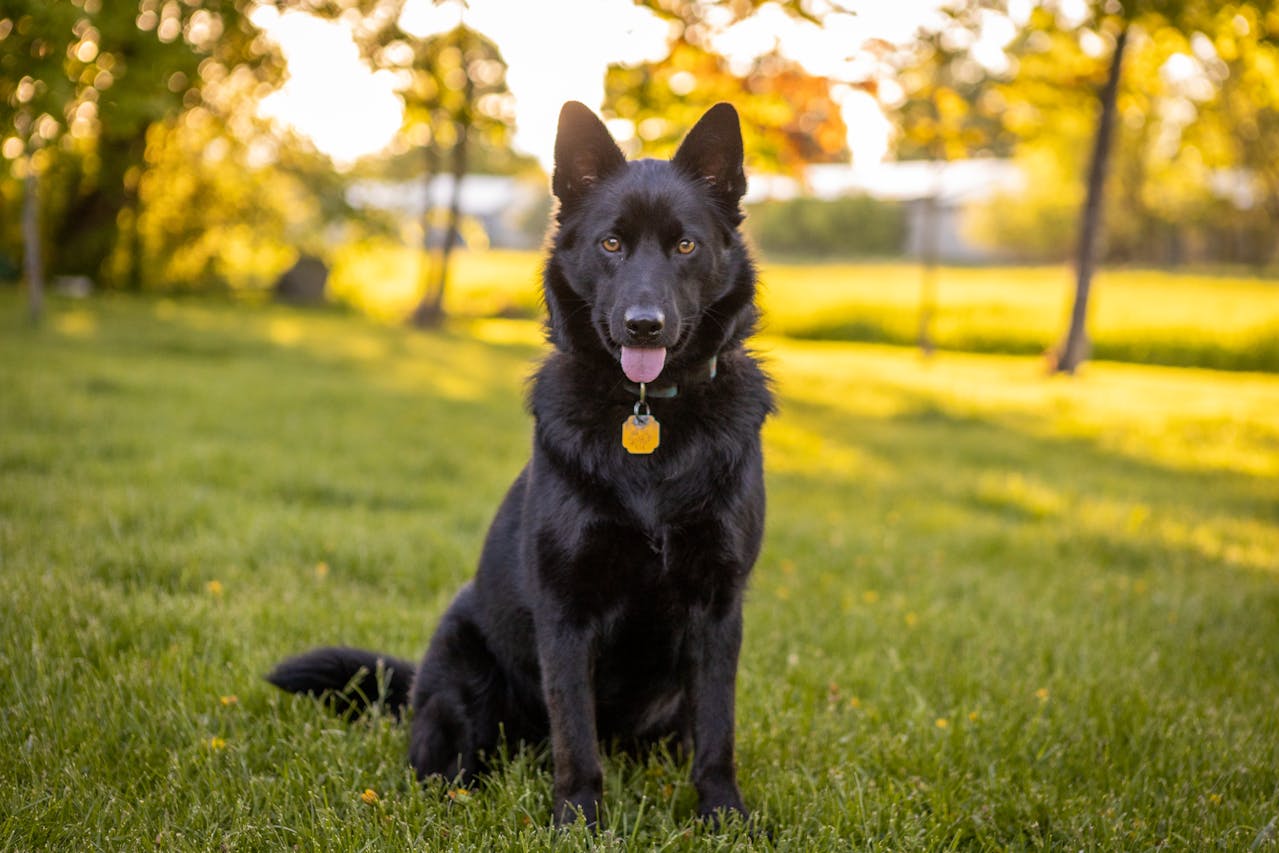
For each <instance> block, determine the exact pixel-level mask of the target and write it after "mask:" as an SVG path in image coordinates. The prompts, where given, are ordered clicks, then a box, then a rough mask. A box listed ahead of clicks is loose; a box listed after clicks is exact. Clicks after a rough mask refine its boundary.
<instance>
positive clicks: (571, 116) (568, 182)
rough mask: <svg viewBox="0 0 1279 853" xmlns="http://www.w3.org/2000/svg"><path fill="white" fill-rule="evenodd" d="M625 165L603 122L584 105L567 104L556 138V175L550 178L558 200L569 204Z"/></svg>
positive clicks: (622, 156)
mask: <svg viewBox="0 0 1279 853" xmlns="http://www.w3.org/2000/svg"><path fill="white" fill-rule="evenodd" d="M625 165H626V157H625V156H624V155H623V154H622V151H621V149H620V148H618V147H617V143H616V142H614V141H613V137H612V136H611V135H610V134H609V132H608V128H607V127H605V126H604V122H602V121H600V120H599V117H598V116H596V115H595V113H593V112H591V110H590V108H589V107H587V106H586V105H585V104H581V103H578V102H577V101H569V102H568V103H566V104H564V107H563V109H561V110H560V125H559V130H558V131H556V135H555V175H554V176H553V177H552V178H551V189H552V190H553V191H554V193H555V197H556V198H558V199H559V200H560V201H561V202H563V203H565V204H569V203H571V202H572V201H573V200H574V199H576V198H577V197H579V196H580V195H581V194H582V193H583V192H585V191H586V190H588V189H590V188H591V186H592V185H593V184H595V183H597V182H599V181H601V180H603V179H604V178H606V177H608V176H609V175H610V174H611V173H612V172H614V171H615V170H617V169H620V168H621V167H622V166H625Z"/></svg>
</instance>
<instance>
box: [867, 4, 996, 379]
mask: <svg viewBox="0 0 1279 853" xmlns="http://www.w3.org/2000/svg"><path fill="white" fill-rule="evenodd" d="M989 6H990V4H988V3H970V4H963V5H959V6H951V7H943V8H942V9H940V10H939V11H938V13H937V16H938V19H937V21H936V22H935V23H933V24H930V25H928V26H926V27H924V28H921V29H920V30H919V32H918V33H917V34H916V37H915V39H914V40H912V41H911V42H909V43H907V44H905V45H901V46H896V45H890V44H887V43H885V42H874V43H872V44H871V45H870V47H871V49H872V50H873V51H874V52H875V53H876V54H878V56H879V59H880V62H881V64H882V65H884V66H886V67H887V69H889V71H890V72H892V73H894V74H895V77H896V80H897V83H898V85H899V87H900V88H901V100H900V102H899V103H896V104H894V105H893V106H894V109H893V114H894V117H895V121H896V123H897V125H898V128H899V130H900V133H899V135H898V141H897V154H898V157H899V159H903V160H910V159H923V160H928V161H930V162H932V163H933V164H934V166H935V168H934V182H933V187H932V190H931V192H930V193H929V194H928V195H927V196H926V197H925V198H924V199H923V200H922V204H923V214H924V215H923V217H922V222H921V234H920V255H921V261H922V275H921V278H920V300H919V320H918V326H917V328H918V331H917V340H918V343H919V348H920V350H921V351H922V352H923V353H924V354H925V355H930V354H931V353H932V351H933V335H932V324H933V317H934V315H935V313H936V304H937V264H938V253H939V246H938V244H939V241H940V221H939V220H940V210H939V208H940V204H941V198H940V197H941V193H942V185H941V181H942V175H943V170H944V166H945V164H946V163H947V162H950V161H953V160H958V159H961V158H967V157H973V156H976V155H979V154H998V155H1004V154H1007V153H1008V152H1009V151H1010V150H1011V148H1012V136H1011V134H1009V133H1008V131H1007V129H1006V128H1005V126H1004V124H1003V122H1002V120H1001V116H1000V113H1001V111H1002V106H1003V104H1002V99H1001V98H1000V97H999V95H998V90H997V87H996V83H997V77H998V74H997V73H996V72H995V71H992V70H991V69H988V68H985V67H983V66H982V65H981V64H980V63H979V62H978V60H977V59H976V58H975V57H974V56H973V55H972V51H971V48H972V45H974V44H975V43H976V42H977V39H978V34H979V32H980V30H981V27H982V25H983V22H984V21H983V16H984V15H985V14H987V13H988V12H989V11H990V8H989Z"/></svg>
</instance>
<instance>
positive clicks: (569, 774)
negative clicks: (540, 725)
mask: <svg viewBox="0 0 1279 853" xmlns="http://www.w3.org/2000/svg"><path fill="white" fill-rule="evenodd" d="M537 644H538V656H539V658H540V662H541V667H542V691H543V693H544V695H545V698H546V710H547V714H548V716H549V717H550V724H551V758H552V761H553V763H554V765H555V822H556V823H557V824H567V823H572V822H573V821H575V820H577V815H578V812H579V811H580V812H581V814H582V815H583V816H584V817H585V818H586V823H587V825H594V823H595V820H596V817H597V815H598V810H599V802H600V800H601V798H602V797H603V794H604V773H603V770H602V769H601V767H600V756H599V744H598V741H597V737H596V731H595V694H594V690H593V688H592V685H591V651H590V649H591V642H590V636H589V633H588V631H587V630H585V629H583V628H577V627H574V626H572V625H569V624H567V623H566V622H565V621H564V620H562V619H557V620H554V621H552V623H551V624H549V625H546V626H545V627H543V626H542V625H539V626H538V632H537Z"/></svg>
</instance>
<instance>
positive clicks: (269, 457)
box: [0, 293, 1279, 851]
mask: <svg viewBox="0 0 1279 853" xmlns="http://www.w3.org/2000/svg"><path fill="white" fill-rule="evenodd" d="M50 308H51V319H50V322H49V324H48V325H47V326H46V327H45V329H44V330H42V331H39V332H33V331H31V330H29V329H20V328H19V326H18V321H17V319H16V317H18V316H19V315H20V313H21V309H20V305H19V303H18V298H17V295H16V294H12V293H0V323H3V324H4V326H5V327H4V329H3V334H0V387H3V388H4V389H5V392H4V394H3V395H0V415H2V416H0V609H2V610H3V612H4V613H5V618H4V619H0V667H2V668H3V671H4V672H5V674H6V677H7V679H8V681H7V684H8V686H9V690H8V693H7V695H6V699H5V713H4V715H3V717H0V777H2V778H3V779H4V780H5V782H6V784H5V785H4V786H3V787H2V788H0V847H3V848H5V849H15V850H25V849H66V850H72V849H91V848H96V847H102V846H111V847H114V848H120V849H139V850H141V849H152V848H156V847H159V848H164V849H168V848H174V849H219V848H221V847H225V848H227V849H232V850H234V849H254V850H257V849H260V850H268V849H293V848H297V849H301V850H332V851H346V850H351V851H354V850H368V849H378V850H423V849H461V850H466V849H476V850H481V849H482V850H492V849H497V850H642V849H665V850H674V851H692V850H705V849H742V850H747V849H755V850H760V851H767V850H848V849H857V850H870V851H911V850H944V849H966V850H1008V849H1062V850H1077V849H1086V850H1148V849H1156V848H1165V849H1224V850H1247V849H1249V848H1251V849H1254V850H1257V851H1274V850H1275V847H1276V837H1275V834H1274V830H1273V826H1274V819H1275V816H1276V814H1277V813H1279V800H1276V794H1275V791H1276V790H1279V746H1277V745H1279V721H1277V718H1276V716H1275V714H1274V709H1275V707H1276V704H1277V703H1279V686H1277V685H1276V681H1275V679H1274V677H1273V675H1274V673H1275V672H1276V669H1277V668H1279V621H1276V619H1275V618H1274V617H1275V613H1276V609H1277V608H1279V562H1276V554H1275V549H1274V548H1273V543H1274V541H1275V539H1276V537H1277V536H1279V522H1277V520H1276V518H1275V514H1274V490H1273V484H1274V482H1275V477H1276V476H1279V380H1276V378H1275V377H1269V376H1243V375H1223V374H1218V373H1202V372H1197V371H1182V370H1172V369H1161V368H1145V367H1123V366H1116V365H1106V364H1095V365H1093V366H1092V367H1091V368H1090V370H1089V372H1088V373H1087V374H1086V375H1085V376H1084V377H1081V378H1079V379H1077V380H1074V381H1070V382H1064V381H1048V380H1045V379H1044V378H1042V377H1040V376H1039V371H1038V369H1037V363H1036V361H1035V360H1034V359H1028V358H1007V357H989V356H982V357H970V356H956V355H943V356H940V357H938V358H935V359H933V360H932V361H931V362H929V363H927V364H924V363H921V362H920V361H919V359H918V357H917V355H916V354H915V353H913V352H911V351H909V350H906V349H900V348H887V347H873V346H856V345H847V344H829V343H790V342H785V341H782V340H778V339H765V340H762V341H760V342H759V343H760V346H761V347H762V348H764V349H765V350H767V352H768V357H769V359H770V362H771V371H772V373H773V374H774V376H775V377H776V380H777V386H778V390H779V392H780V394H781V402H782V408H781V414H780V415H779V416H778V417H777V418H775V419H774V420H773V421H772V422H770V424H769V426H768V428H767V430H766V434H765V441H766V459H767V465H768V486H769V490H770V507H769V512H770V515H769V524H768V531H767V536H766V543H765V550H764V553H763V554H762V556H761V559H760V562H759V565H758V568H757V571H756V574H755V576H754V577H753V580H752V585H751V594H750V596H749V598H748V602H747V613H746V640H745V648H744V653H743V660H742V670H741V676H740V682H739V689H738V697H739V699H738V714H737V716H738V721H739V737H738V742H739V765H740V770H741V777H742V787H743V791H744V793H745V796H746V799H747V801H748V802H749V803H750V804H751V805H752V806H753V807H754V808H755V809H756V811H757V812H758V813H759V815H760V817H761V819H762V820H763V822H764V825H765V826H766V827H767V828H768V829H769V830H770V831H771V837H770V836H762V835H761V836H757V837H754V838H749V837H747V836H746V835H745V833H744V832H743V831H742V830H741V828H740V827H735V826H733V827H728V828H727V829H725V830H722V831H721V830H715V829H712V828H710V827H707V826H703V825H699V824H698V823H697V822H696V821H695V820H694V818H693V796H692V789H691V785H690V782H689V779H688V770H687V766H686V765H683V764H681V763H679V762H676V761H673V760H671V759H670V758H668V757H666V756H664V755H660V754H658V755H652V756H645V757H642V758H641V759H639V760H628V759H626V758H623V757H621V756H616V755H615V756H612V757H610V758H609V759H608V761H607V762H606V771H605V772H606V777H605V790H606V797H607V802H606V806H605V810H604V829H603V831H601V832H600V833H598V834H595V835H588V834H587V833H585V832H583V831H581V830H569V831H556V830H553V829H551V828H550V826H549V823H550V797H551V794H550V791H551V777H550V771H549V768H548V765H547V762H546V757H545V752H544V751H531V752H523V753H519V754H517V755H514V756H510V757H508V759H506V760H504V761H502V762H501V763H500V767H499V769H498V770H497V772H496V773H495V774H494V775H493V776H492V777H491V778H490V779H488V780H487V781H486V782H484V783H483V784H482V785H480V786H478V787H477V788H476V789H474V790H471V791H462V790H460V789H458V788H457V787H456V786H453V785H446V784H442V783H432V784H429V785H427V786H425V787H419V786H418V785H417V784H416V783H415V782H413V781H412V780H411V778H410V777H409V773H408V772H407V770H406V768H405V761H404V755H405V748H406V740H407V735H406V732H405V729H404V727H403V726H402V725H399V724H396V723H394V722H393V721H391V720H389V719H386V718H376V719H373V720H371V721H365V722H361V723H357V724H355V725H347V724H344V723H342V722H340V721H337V720H334V719H332V718H331V717H329V716H328V715H327V714H326V713H325V712H324V711H323V710H322V709H321V708H320V707H319V706H318V705H317V704H316V703H315V702H313V701H311V700H309V699H305V698H298V697H287V696H284V695H283V694H280V693H279V692H278V691H275V690H274V689H273V688H271V687H270V686H269V685H267V684H266V683H265V682H264V681H263V680H262V678H261V675H262V673H263V672H265V671H266V670H267V668H268V667H269V666H270V665H271V663H272V662H274V661H275V660H277V659H278V658H279V657H280V656H282V655H285V654H288V653H291V652H294V651H297V650H299V649H301V648H303V647H306V646H308V645H311V644H314V643H323V642H350V643H354V644H361V645H369V646H374V647H378V648H384V649H386V650H388V651H391V652H396V653H400V654H405V655H416V654H418V653H419V652H420V651H421V650H422V649H423V648H424V646H425V643H426V641H427V637H428V635H429V632H430V630H431V627H432V626H433V625H434V623H435V621H436V619H437V618H438V617H439V614H440V613H441V612H442V611H443V608H444V607H445V606H446V605H447V603H448V601H449V599H450V597H451V596H452V594H453V593H454V592H455V590H456V589H457V588H458V587H459V586H460V585H461V584H462V583H463V582H464V581H465V579H466V578H467V577H468V576H469V575H470V574H471V571H472V567H473V565H474V563H475V559H476V555H477V554H478V551H479V548H480V544H481V541H482V537H483V535H484V531H485V528H486V525H487V523H488V520H489V518H490V517H491V515H492V513H493V510H494V508H495V507H496V505H497V503H498V501H500V499H501V496H502V494H503V491H504V490H505V489H506V487H507V485H508V483H509V481H510V478H511V477H512V476H513V475H514V474H515V472H516V471H518V469H519V467H520V465H521V464H522V463H523V460H524V459H525V458H526V455H527V452H528V440H529V439H528V436H529V428H530V424H529V422H528V418H527V416H526V415H525V414H524V412H523V410H522V407H521V397H522V394H523V390H524V389H523V377H524V376H526V375H527V374H528V371H529V370H530V368H531V365H532V363H533V361H534V360H535V359H536V357H537V355H538V353H539V351H540V330H539V329H538V328H537V326H536V324H535V323H533V322H514V323H513V322H485V323H481V324H478V325H476V326H474V327H472V328H470V329H468V334H466V335H457V334H449V333H432V334H421V333H410V332H408V331H406V330H404V329H400V328H387V327H379V326H374V325H370V324H368V323H367V322H364V321H361V320H358V319H355V318H351V317H346V316H340V315H335V314H331V313H314V312H294V311H289V310H284V309H280V308H276V307H265V308H262V309H255V310H245V309H244V308H235V309H233V308H230V307H228V306H226V305H224V304H220V303H215V302H208V301H198V300H184V301H181V302H171V301H147V300H141V299H136V298H132V297H127V296H114V297H112V298H106V299H99V300H94V301H89V302H70V303H69V302H60V301H58V300H54V301H53V302H52V304H51V306H50ZM367 791H372V792H373V795H375V796H366V792H367ZM1268 826H1269V827H1272V828H1271V829H1266V827H1268Z"/></svg>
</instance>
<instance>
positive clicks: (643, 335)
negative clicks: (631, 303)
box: [625, 306, 666, 343]
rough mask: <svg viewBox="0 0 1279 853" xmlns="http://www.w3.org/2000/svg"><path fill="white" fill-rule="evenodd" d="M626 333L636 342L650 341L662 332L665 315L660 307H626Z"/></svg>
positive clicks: (664, 324)
mask: <svg viewBox="0 0 1279 853" xmlns="http://www.w3.org/2000/svg"><path fill="white" fill-rule="evenodd" d="M625 322H626V333H627V334H628V335H629V336H630V337H631V339H632V340H633V341H635V342H636V343H641V342H644V341H651V340H653V339H654V338H656V337H657V336H658V335H660V334H661V333H662V329H663V328H665V326H666V315H665V314H663V313H662V310H661V309H660V308H656V307H652V306H645V307H634V308H627V309H626V317H625Z"/></svg>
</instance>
